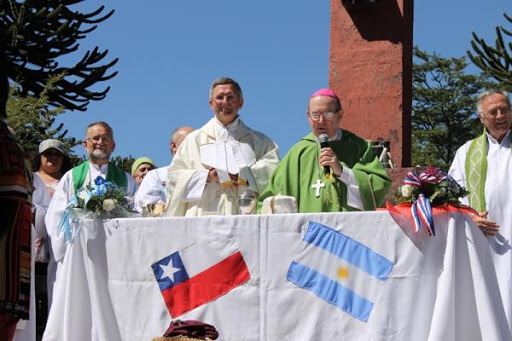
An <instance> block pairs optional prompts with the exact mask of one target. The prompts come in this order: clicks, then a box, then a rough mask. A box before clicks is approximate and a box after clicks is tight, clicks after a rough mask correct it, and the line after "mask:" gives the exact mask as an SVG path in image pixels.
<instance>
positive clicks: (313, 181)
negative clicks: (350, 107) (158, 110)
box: [258, 88, 391, 213]
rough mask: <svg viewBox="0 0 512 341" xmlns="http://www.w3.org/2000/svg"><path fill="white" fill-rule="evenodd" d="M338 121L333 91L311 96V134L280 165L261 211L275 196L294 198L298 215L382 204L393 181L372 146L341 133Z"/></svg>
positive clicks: (338, 107)
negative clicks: (268, 198) (267, 199)
mask: <svg viewBox="0 0 512 341" xmlns="http://www.w3.org/2000/svg"><path fill="white" fill-rule="evenodd" d="M342 115H343V109H342V107H341V101H340V99H339V97H338V96H337V95H336V94H335V93H334V92H333V91H332V90H330V89H326V88H324V89H320V90H318V91H316V92H315V93H314V94H313V95H311V97H310V99H309V104H308V110H307V112H306V117H307V119H308V122H309V125H310V126H311V130H312V132H311V133H309V134H308V135H306V136H305V137H303V138H302V140H300V141H299V142H298V143H297V144H295V145H294V146H293V147H292V148H291V149H290V151H288V153H287V154H286V155H285V157H284V158H283V159H282V160H281V162H280V163H279V165H278V166H277V169H276V170H275V171H274V173H273V174H272V177H271V178H270V181H269V184H268V186H267V187H266V189H265V190H264V191H263V192H262V193H261V194H260V196H259V199H258V207H259V209H261V206H262V203H263V200H265V198H267V197H271V196H275V195H277V194H281V195H285V196H293V197H294V198H295V199H296V201H297V206H298V210H299V212H301V213H303V212H339V211H355V210H374V209H375V208H377V207H379V206H381V205H382V204H383V203H384V198H385V195H386V192H387V189H388V188H389V186H390V185H391V180H390V178H389V177H388V175H387V173H386V170H385V169H384V167H382V165H381V163H380V162H379V159H378V157H377V156H376V155H375V154H374V153H373V149H372V146H371V143H370V142H368V141H366V140H363V139H362V138H360V137H358V136H356V135H354V134H353V133H351V132H349V131H347V130H344V129H340V122H341V117H342ZM321 139H324V141H323V143H322V146H321V141H320V140H321Z"/></svg>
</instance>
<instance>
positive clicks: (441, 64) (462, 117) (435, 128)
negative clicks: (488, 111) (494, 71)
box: [411, 47, 495, 170]
mask: <svg viewBox="0 0 512 341" xmlns="http://www.w3.org/2000/svg"><path fill="white" fill-rule="evenodd" d="M414 58H415V60H414V66H413V103H412V117H411V121H412V155H413V158H412V159H413V160H412V161H413V164H414V165H430V166H436V167H440V168H442V169H444V170H447V169H448V168H449V166H450V164H451V162H452V160H453V158H454V156H455V152H456V151H457V148H458V147H460V146H461V145H462V144H463V143H464V142H466V141H467V140H469V139H472V138H474V137H475V136H477V135H478V134H479V133H481V130H482V126H481V124H480V123H479V120H478V117H477V115H476V95H477V94H478V93H479V92H481V91H482V90H484V89H485V88H490V87H494V86H495V84H494V83H493V82H492V81H491V80H490V78H489V77H487V76H485V75H473V74H466V73H465V69H466V67H467V66H468V62H467V61H466V59H465V58H464V57H461V58H442V57H440V56H438V55H436V54H435V53H434V54H429V53H427V52H425V51H422V50H420V49H419V48H417V47H415V48H414Z"/></svg>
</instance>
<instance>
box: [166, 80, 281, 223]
mask: <svg viewBox="0 0 512 341" xmlns="http://www.w3.org/2000/svg"><path fill="white" fill-rule="evenodd" d="M243 103H244V99H243V94H242V90H241V88H240V86H239V85H238V83H237V82H236V81H234V80H232V79H230V78H220V79H218V80H216V81H214V82H213V84H212V86H211V88H210V100H209V104H210V107H211V108H212V110H213V112H214V114H215V117H214V118H212V119H211V120H210V121H209V122H208V123H206V125H204V126H203V127H201V128H200V129H198V130H195V131H193V132H191V133H190V134H189V135H188V136H187V137H186V138H185V140H184V141H183V143H182V145H181V147H180V148H179V150H178V152H177V153H176V155H175V156H174V158H173V160H172V163H171V165H170V166H169V171H168V178H167V179H168V181H167V195H168V204H167V208H166V215H167V216H200V215H208V214H220V215H231V214H238V213H239V212H238V205H237V197H238V196H239V195H240V194H242V193H245V192H248V191H252V192H255V193H261V191H263V189H264V188H265V186H266V185H267V182H268V179H269V178H270V175H271V174H272V172H273V170H274V169H275V167H276V166H277V164H278V163H279V154H278V149H277V145H276V144H275V143H274V142H273V141H272V140H271V139H270V138H268V137H267V136H265V135H264V134H262V133H260V132H257V131H254V130H252V129H251V128H249V127H247V126H246V125H245V124H244V122H243V121H242V120H241V119H240V117H239V115H238V111H239V110H240V109H241V108H242V106H243Z"/></svg>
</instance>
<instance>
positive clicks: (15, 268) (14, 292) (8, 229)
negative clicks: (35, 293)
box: [0, 121, 32, 319]
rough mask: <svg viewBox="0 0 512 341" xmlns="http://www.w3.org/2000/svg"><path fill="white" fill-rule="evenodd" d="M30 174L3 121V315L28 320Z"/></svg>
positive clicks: (0, 231) (0, 140) (0, 288)
mask: <svg viewBox="0 0 512 341" xmlns="http://www.w3.org/2000/svg"><path fill="white" fill-rule="evenodd" d="M31 192H32V185H31V182H30V173H29V172H28V170H27V168H26V166H25V162H24V160H23V154H22V152H21V150H20V148H19V147H18V145H17V144H16V141H15V140H14V138H13V137H12V136H11V134H10V133H9V131H8V129H7V126H6V124H5V123H4V122H2V121H0V207H1V210H2V214H1V215H0V313H5V314H9V315H14V316H18V317H20V318H22V319H28V312H29V303H30V231H31V230H30V228H31V220H32V212H31V203H30V201H31V198H30V196H31Z"/></svg>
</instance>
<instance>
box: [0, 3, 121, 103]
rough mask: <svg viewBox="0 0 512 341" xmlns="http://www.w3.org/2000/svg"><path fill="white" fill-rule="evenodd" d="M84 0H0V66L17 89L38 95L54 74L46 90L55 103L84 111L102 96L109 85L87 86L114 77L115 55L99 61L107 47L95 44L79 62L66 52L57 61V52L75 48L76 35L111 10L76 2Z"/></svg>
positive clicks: (83, 33)
mask: <svg viewBox="0 0 512 341" xmlns="http://www.w3.org/2000/svg"><path fill="white" fill-rule="evenodd" d="M82 2H85V1H84V0H37V1H18V0H0V51H2V53H0V68H2V70H3V71H4V72H5V73H7V76H8V78H9V79H11V80H13V81H15V82H17V83H18V84H19V88H18V91H19V95H20V96H22V97H26V96H27V95H33V96H35V97H39V95H40V94H41V93H42V92H44V89H45V84H47V82H48V80H49V79H50V78H51V77H52V76H54V75H58V74H63V75H64V76H63V77H62V78H60V79H59V80H58V81H57V82H55V89H54V91H52V92H50V93H47V94H46V96H47V98H48V103H49V104H50V105H51V106H54V107H64V108H66V109H70V110H81V111H84V110H86V108H87V105H88V104H89V102H90V101H91V100H94V101H97V100H102V99H103V98H105V96H106V94H107V92H108V91H109V88H108V87H107V88H106V89H104V90H102V91H97V92H96V91H92V90H91V89H92V88H93V87H94V85H95V84H97V83H99V82H103V81H106V80H108V79H110V78H112V77H114V76H115V75H116V74H117V72H112V73H110V74H109V73H108V72H110V71H109V70H110V68H111V67H112V66H114V65H115V64H116V63H117V61H118V59H117V58H116V59H114V60H112V61H110V62H108V63H103V64H102V62H103V59H104V58H105V57H106V55H107V53H108V51H107V50H105V51H100V50H99V49H98V47H95V48H94V49H93V50H92V51H86V52H85V53H84V55H83V57H82V58H81V59H80V60H79V61H78V62H76V63H75V62H71V60H72V58H67V59H66V60H67V61H68V64H69V65H67V66H61V65H60V64H59V63H61V62H62V59H60V60H59V61H58V59H59V57H61V56H64V55H70V54H73V53H74V52H76V51H77V50H78V47H79V41H80V40H81V39H84V38H85V37H86V36H87V34H88V33H90V32H92V31H94V30H95V29H96V27H97V25H98V24H99V23H101V22H103V21H105V20H107V19H108V18H109V17H110V16H111V15H112V14H113V13H114V11H113V10H112V11H110V12H108V13H107V14H104V15H103V13H102V12H103V10H104V6H101V7H100V8H98V9H97V10H95V11H92V12H89V13H81V12H80V11H79V9H78V8H77V6H78V4H80V3H82Z"/></svg>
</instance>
